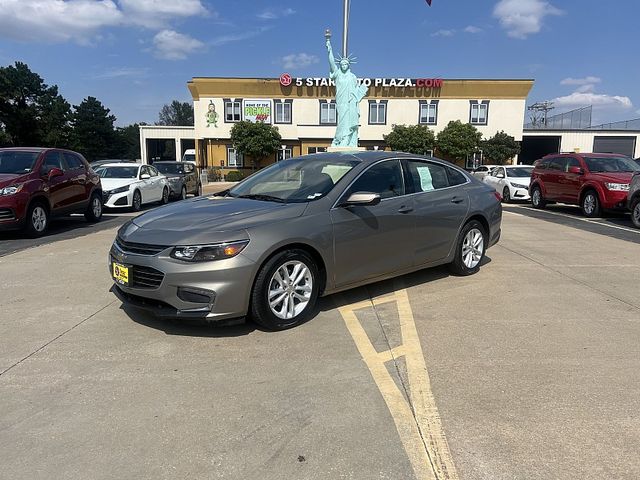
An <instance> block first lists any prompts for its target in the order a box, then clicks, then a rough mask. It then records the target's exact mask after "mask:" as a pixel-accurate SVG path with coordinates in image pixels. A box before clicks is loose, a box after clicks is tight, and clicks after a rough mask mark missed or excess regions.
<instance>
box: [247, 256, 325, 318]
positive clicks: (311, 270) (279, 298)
mask: <svg viewBox="0 0 640 480" xmlns="http://www.w3.org/2000/svg"><path fill="white" fill-rule="evenodd" d="M303 268H306V270H305V271H304V273H303V271H302V269H303ZM294 271H299V273H298V277H297V280H296V279H291V278H290V275H292V274H293V272H294ZM319 286H320V275H319V272H318V267H317V265H316V263H315V261H314V260H313V258H311V256H310V255H309V254H308V253H307V252H305V251H304V250H299V249H295V250H286V251H283V252H280V253H278V254H276V255H274V256H273V257H271V258H270V259H269V260H267V262H266V263H265V264H264V265H263V266H262V268H260V271H259V272H258V275H257V277H256V280H255V283H254V286H253V290H252V292H251V317H252V319H253V321H254V322H256V323H257V324H258V325H261V326H262V327H264V328H266V329H269V330H285V329H287V328H291V327H295V326H297V325H300V324H301V323H304V322H306V321H307V320H309V318H311V316H312V315H313V314H314V311H315V306H316V302H317V300H318V292H319ZM296 301H298V303H297V304H296V303H295V302H296ZM289 302H291V303H289Z"/></svg>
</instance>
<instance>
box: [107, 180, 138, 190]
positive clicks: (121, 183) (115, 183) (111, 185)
mask: <svg viewBox="0 0 640 480" xmlns="http://www.w3.org/2000/svg"><path fill="white" fill-rule="evenodd" d="M137 181H138V180H136V179H135V178H101V179H100V182H101V183H102V189H103V190H115V189H116V188H120V187H125V186H127V185H132V184H134V183H136V182H137Z"/></svg>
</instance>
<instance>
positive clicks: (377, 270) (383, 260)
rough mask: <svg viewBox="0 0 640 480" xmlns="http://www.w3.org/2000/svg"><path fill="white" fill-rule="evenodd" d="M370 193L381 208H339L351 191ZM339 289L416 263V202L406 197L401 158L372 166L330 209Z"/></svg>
mask: <svg viewBox="0 0 640 480" xmlns="http://www.w3.org/2000/svg"><path fill="white" fill-rule="evenodd" d="M355 192H371V193H377V194H379V195H380V197H381V201H380V203H379V204H378V205H373V206H348V207H344V206H340V204H341V202H343V201H345V200H346V199H347V198H348V197H349V196H350V195H351V194H352V193H355ZM331 221H332V223H333V237H334V263H335V266H334V271H335V283H336V286H346V285H350V284H353V283H356V282H359V281H362V280H365V279H370V278H374V277H379V276H382V275H386V274H390V273H393V272H396V271H400V270H403V269H407V268H409V267H411V265H412V264H413V252H414V249H415V243H414V241H415V240H414V238H415V235H414V234H415V218H414V216H413V198H412V196H408V195H406V190H405V185H404V176H403V172H402V166H401V163H400V160H396V159H393V160H384V161H382V162H378V163H376V164H374V165H372V166H370V167H369V168H368V169H367V170H366V171H365V172H363V173H362V174H361V175H360V176H359V177H358V178H357V179H356V180H355V182H354V183H353V184H352V185H351V186H350V187H349V188H348V189H347V190H346V192H345V193H344V195H342V196H341V198H340V200H338V202H337V203H336V206H335V207H334V208H333V209H332V210H331Z"/></svg>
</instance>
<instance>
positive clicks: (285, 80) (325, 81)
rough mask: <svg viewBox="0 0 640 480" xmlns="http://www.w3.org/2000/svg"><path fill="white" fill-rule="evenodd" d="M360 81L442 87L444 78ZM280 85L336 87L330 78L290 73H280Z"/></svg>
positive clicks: (371, 84)
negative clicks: (306, 76) (303, 76)
mask: <svg viewBox="0 0 640 480" xmlns="http://www.w3.org/2000/svg"><path fill="white" fill-rule="evenodd" d="M358 83H360V84H362V85H364V86H365V87H393V88H442V86H443V85H444V80H443V79H441V78H358ZM280 85H282V86H283V87H288V86H290V85H295V86H296V87H335V85H336V84H335V82H334V81H333V80H332V79H330V78H321V77H315V78H293V77H292V76H291V75H289V74H288V73H283V74H282V75H280Z"/></svg>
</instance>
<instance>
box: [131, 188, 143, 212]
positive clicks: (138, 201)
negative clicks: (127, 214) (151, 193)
mask: <svg viewBox="0 0 640 480" xmlns="http://www.w3.org/2000/svg"><path fill="white" fill-rule="evenodd" d="M141 204H142V198H141V197H140V194H139V193H138V192H136V193H134V194H133V209H134V210H140V206H141Z"/></svg>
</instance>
